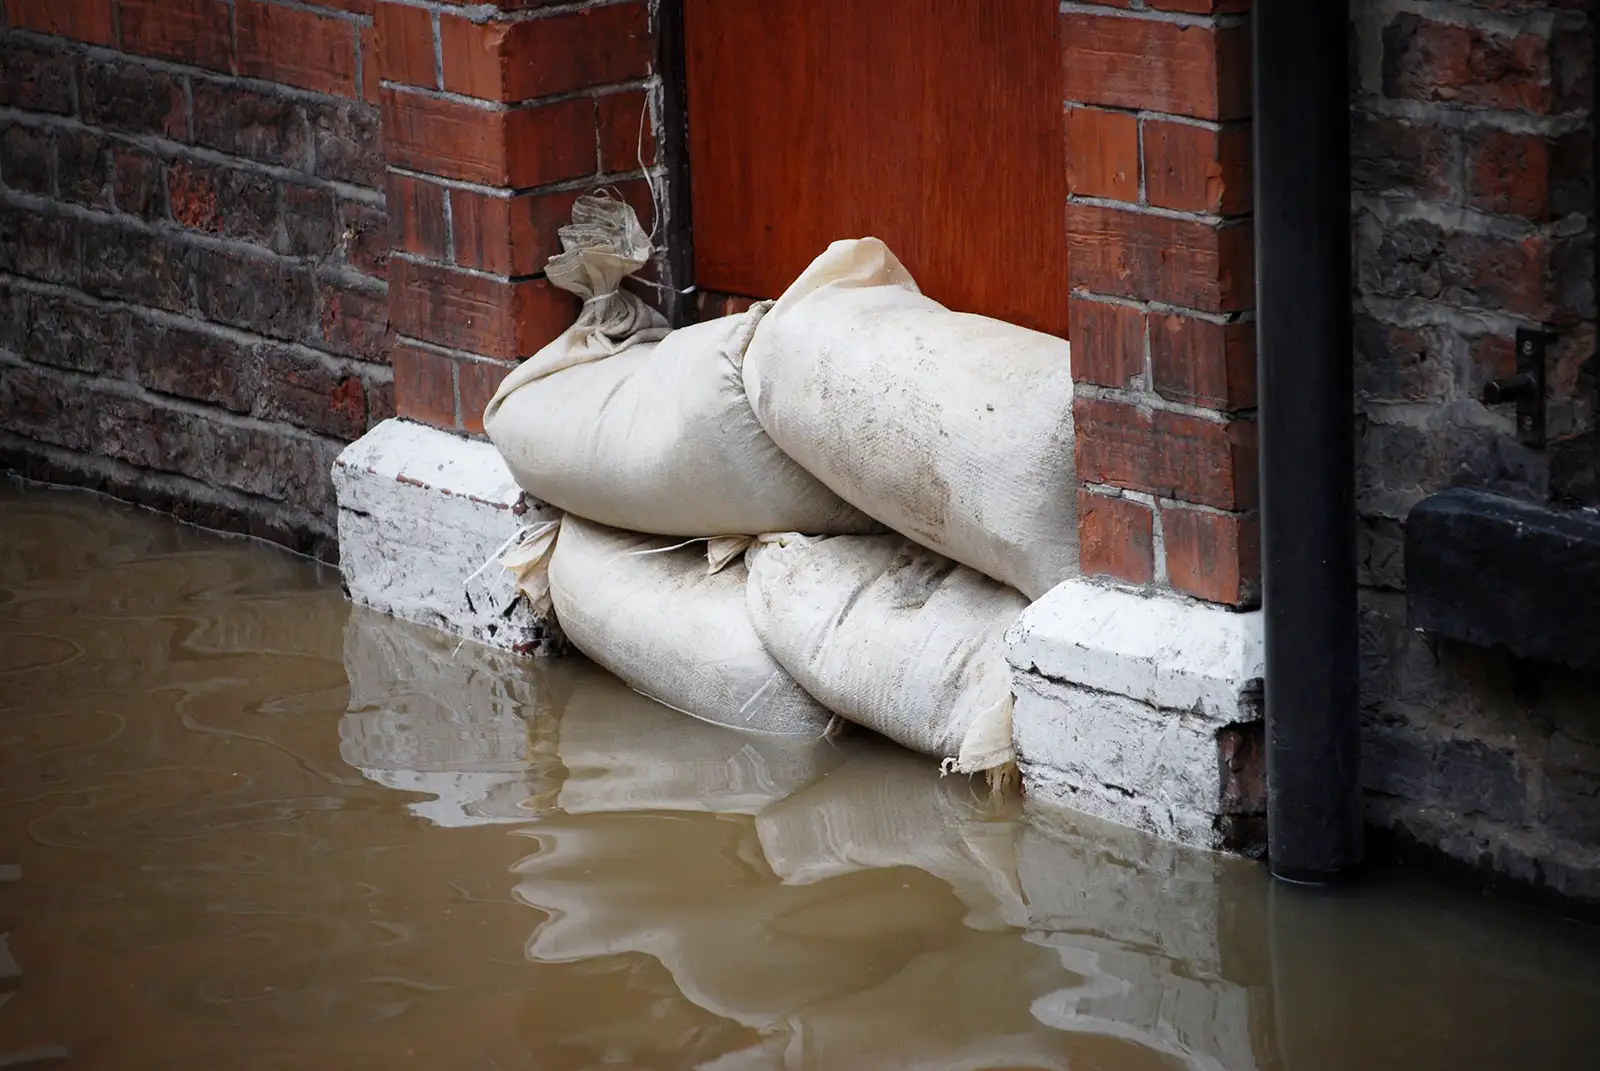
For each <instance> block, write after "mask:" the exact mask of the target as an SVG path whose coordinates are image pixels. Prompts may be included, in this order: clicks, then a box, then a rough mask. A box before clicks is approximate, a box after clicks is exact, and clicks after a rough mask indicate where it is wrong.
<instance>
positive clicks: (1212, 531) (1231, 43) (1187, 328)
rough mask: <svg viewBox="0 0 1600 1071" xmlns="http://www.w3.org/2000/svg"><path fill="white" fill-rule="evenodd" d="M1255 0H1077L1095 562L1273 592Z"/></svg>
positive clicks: (1191, 591)
mask: <svg viewBox="0 0 1600 1071" xmlns="http://www.w3.org/2000/svg"><path fill="white" fill-rule="evenodd" d="M1247 8H1248V3H1246V2H1244V0H1149V2H1147V3H1145V4H1143V5H1140V7H1139V9H1137V10H1135V9H1132V8H1130V6H1129V5H1128V4H1127V3H1119V4H1080V3H1069V4H1064V5H1063V10H1062V15H1061V19H1062V32H1061V39H1062V46H1063V56H1062V69H1063V73H1064V84H1065V94H1066V108H1067V115H1066V139H1067V166H1068V170H1069V174H1070V178H1071V197H1070V203H1069V205H1068V210H1067V241H1068V260H1069V265H1068V276H1069V278H1071V280H1072V286H1073V293H1072V305H1071V337H1072V368H1073V376H1074V379H1075V381H1076V384H1077V391H1078V400H1077V403H1076V405H1075V415H1076V418H1077V435H1078V446H1077V464H1078V475H1079V478H1080V479H1081V480H1082V482H1083V490H1082V492H1081V493H1080V496H1079V535H1080V537H1081V544H1082V548H1083V550H1082V561H1083V568H1084V571H1085V572H1086V573H1088V574H1090V575H1100V576H1108V577H1112V578H1115V579H1117V580H1121V581H1124V582H1126V583H1130V584H1137V585H1150V586H1158V587H1165V588H1170V589H1172V590H1175V591H1178V592H1182V593H1184V594H1187V595H1192V596H1195V597H1198V598H1201V599H1207V600H1211V601H1214V602H1221V603H1226V604H1228V605H1231V606H1238V607H1248V606H1253V605H1255V604H1257V602H1258V601H1259V592H1260V551H1259V546H1260V536H1259V526H1258V523H1257V515H1256V512H1255V508H1256V502H1257V489H1256V437H1255V421H1254V415H1253V410H1254V406H1255V325H1254V323H1253V318H1252V315H1251V309H1252V306H1253V303H1254V283H1255V269H1254V250H1253V241H1254V237H1253V232H1252V229H1251V226H1250V220H1249V212H1250V204H1251V192H1250V171H1251V169H1250V130H1249V118H1250V114H1249V113H1250V30H1249V25H1248V21H1247V17H1246V15H1244V14H1243V12H1244V11H1245V10H1246V9H1247Z"/></svg>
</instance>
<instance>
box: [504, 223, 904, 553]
mask: <svg viewBox="0 0 1600 1071" xmlns="http://www.w3.org/2000/svg"><path fill="white" fill-rule="evenodd" d="M573 214H574V220H575V222H574V224H573V225H572V226H570V227H564V228H562V230H561V240H562V245H563V247H564V249H565V250H566V251H565V252H563V253H562V254H560V255H559V256H557V257H555V258H553V259H552V260H551V262H550V265H549V267H548V269H547V275H548V277H549V279H550V280H551V282H553V283H555V285H557V286H560V287H562V288H564V289H567V290H571V291H573V292H574V293H577V294H579V295H580V296H583V297H584V298H585V304H584V311H583V313H582V314H581V315H580V317H579V319H578V322H577V323H575V324H574V325H573V326H572V328H571V329H570V330H568V331H567V332H566V333H565V334H563V335H562V336H561V337H560V338H558V339H556V340H555V341H554V342H552V343H551V344H550V345H548V346H546V347H545V348H544V349H542V350H540V351H539V352H538V353H537V354H535V355H534V356H533V357H531V358H529V359H528V360H527V361H525V362H523V364H522V365H520V366H519V367H518V368H517V369H516V370H515V371H514V372H512V373H511V374H510V375H509V376H508V377H507V378H506V380H505V382H503V383H502V384H501V385H500V389H499V390H498V391H497V392H496V393H495V396H494V398H493V399H492V400H491V401H490V403H489V406H488V408H487V409H486V410H485V411H484V429H485V431H487V432H488V435H489V438H490V440H491V441H492V442H493V443H494V444H495V446H496V447H498V448H499V450H500V453H501V455H502V456H503V457H504V458H505V460H506V464H507V465H508V466H509V467H510V469H511V472H512V474H513V475H514V476H515V477H516V480H517V483H518V484H519V485H520V486H521V487H522V489H523V490H525V491H527V492H528V493H529V494H531V495H533V496H534V497H535V498H538V499H541V500H542V501H544V502H547V503H549V504H551V505H553V506H556V507H558V508H560V509H562V510H566V511H567V512H569V513H575V514H577V515H578V516H580V517H587V518H589V519H590V520H593V521H598V522H600V523H601V524H606V525H610V526H612V527H616V528H624V529H630V530H633V531H638V532H650V533H653V534H657V535H674V536H684V537H698V536H728V535H744V536H753V535H757V534H760V533H763V532H786V531H800V532H817V533H847V532H871V531H881V530H882V529H881V528H880V527H879V526H877V525H876V524H874V523H873V522H872V521H871V520H870V519H869V518H868V517H866V516H865V515H864V514H862V513H861V512H860V511H858V510H856V509H855V508H853V507H851V506H849V505H847V504H846V503H845V502H843V501H842V500H841V499H840V498H839V497H838V496H837V495H835V494H834V493H833V492H831V491H829V490H828V489H827V488H826V487H824V486H823V485H822V484H821V483H820V482H819V481H818V480H817V479H816V478H815V477H813V476H812V475H810V474H809V473H807V472H806V471H805V470H804V469H803V468H801V467H800V466H799V465H798V464H796V463H795V462H794V461H792V460H790V459H789V458H788V457H787V456H785V455H784V453H783V452H782V451H781V450H779V449H778V447H777V446H776V445H775V444H774V443H773V442H772V440H771V439H769V438H768V437H767V434H766V433H765V432H764V431H762V430H761V424H760V423H759V422H758V421H757V420H756V416H755V414H754V413H753V412H752V411H751V408H750V402H749V400H748V399H747V398H746V397H745V392H744V385H743V381H742V375H741V366H742V363H743V359H744V351H745V347H746V346H747V345H748V344H749V341H750V339H751V337H752V335H753V333H754V331H755V329H756V326H757V324H758V323H759V322H760V320H761V317H762V315H763V314H764V313H765V311H766V306H765V305H760V306H757V307H756V308H753V309H751V310H750V311H749V312H747V313H744V314H742V315H739V316H730V317H724V318H722V319H718V320H712V321H708V322H706V323H702V324H697V325H695V326H692V327H686V328H683V329H682V330H679V331H672V332H670V333H669V332H667V330H666V327H665V322H664V321H663V320H661V319H660V315H659V314H658V313H655V312H654V311H653V310H651V309H649V308H648V306H646V305H644V303H643V302H642V301H640V300H639V298H638V297H637V296H636V295H634V294H631V293H628V292H627V291H625V290H620V289H618V287H619V284H620V282H621V279H622V276H623V275H625V274H629V273H631V272H632V271H635V270H637V269H638V268H639V267H640V266H641V265H643V264H644V263H645V262H646V261H647V260H648V259H649V256H650V249H651V247H650V241H649V238H648V236H647V235H645V234H644V232H643V230H642V228H640V226H639V222H638V219H637V218H636V217H635V216H634V214H633V210H632V209H631V208H629V207H628V206H627V205H625V204H623V203H621V202H619V201H614V200H610V199H608V198H602V197H584V198H579V200H578V203H577V205H576V206H575V207H574V210H573Z"/></svg>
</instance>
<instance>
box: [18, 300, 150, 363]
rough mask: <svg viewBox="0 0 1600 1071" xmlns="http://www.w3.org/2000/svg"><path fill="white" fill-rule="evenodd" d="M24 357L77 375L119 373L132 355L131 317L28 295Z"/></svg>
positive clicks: (71, 302) (73, 302) (23, 347)
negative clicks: (129, 320)
mask: <svg viewBox="0 0 1600 1071" xmlns="http://www.w3.org/2000/svg"><path fill="white" fill-rule="evenodd" d="M26 304H27V320H26V324H25V334H26V341H25V342H24V343H23V345H22V354H23V356H24V357H26V358H27V359H28V360H30V361H33V362H35V363H37V364H47V365H51V366H52V367H55V368H66V369H70V370H71V371H74V372H108V371H115V370H116V369H117V368H118V366H119V365H120V364H121V362H122V361H123V359H124V358H125V356H126V354H127V353H128V352H129V345H128V317H127V314H125V313H121V312H115V311H113V310H110V309H107V308H104V307H102V306H96V305H87V304H82V303H80V302H77V301H69V300H65V299H63V298H57V297H47V296H45V295H43V294H30V295H27V302H26Z"/></svg>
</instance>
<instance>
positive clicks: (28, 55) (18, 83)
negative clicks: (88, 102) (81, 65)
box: [0, 36, 77, 115]
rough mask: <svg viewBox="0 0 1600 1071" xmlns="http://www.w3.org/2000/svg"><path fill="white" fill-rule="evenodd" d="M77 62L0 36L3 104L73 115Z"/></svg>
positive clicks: (1, 100) (67, 55)
mask: <svg viewBox="0 0 1600 1071" xmlns="http://www.w3.org/2000/svg"><path fill="white" fill-rule="evenodd" d="M76 71H77V67H76V61H75V60H74V59H73V57H72V56H71V54H69V53H66V52H53V51H46V50H43V49H36V48H33V47H31V46H29V45H26V44H23V43H22V42H21V41H19V40H17V39H16V38H13V37H7V36H0V104H3V105H6V106H7V107H11V108H21V109H23V110H24V111H30V112H50V113H52V114H55V115H70V114H72V109H73V104H72V97H73V92H72V83H73V80H74V78H75V77H76Z"/></svg>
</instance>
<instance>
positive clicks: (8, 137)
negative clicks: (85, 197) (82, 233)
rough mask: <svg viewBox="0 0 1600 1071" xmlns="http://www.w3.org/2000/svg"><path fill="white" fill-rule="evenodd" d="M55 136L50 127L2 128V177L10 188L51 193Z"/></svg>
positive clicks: (0, 160) (45, 193)
mask: <svg viewBox="0 0 1600 1071" xmlns="http://www.w3.org/2000/svg"><path fill="white" fill-rule="evenodd" d="M55 155H56V139H55V135H54V134H52V133H51V132H50V131H49V130H41V129H37V128H35V127H31V126H9V127H6V128H5V129H4V130H0V181H4V182H5V184H6V186H7V188H9V189H13V190H19V191H21V192H23V193H33V194H39V195H41V196H44V197H49V196H50V195H51V194H52V192H54V191H53V190H52V188H51V187H52V182H51V179H50V173H51V171H53V170H54V167H55Z"/></svg>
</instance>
